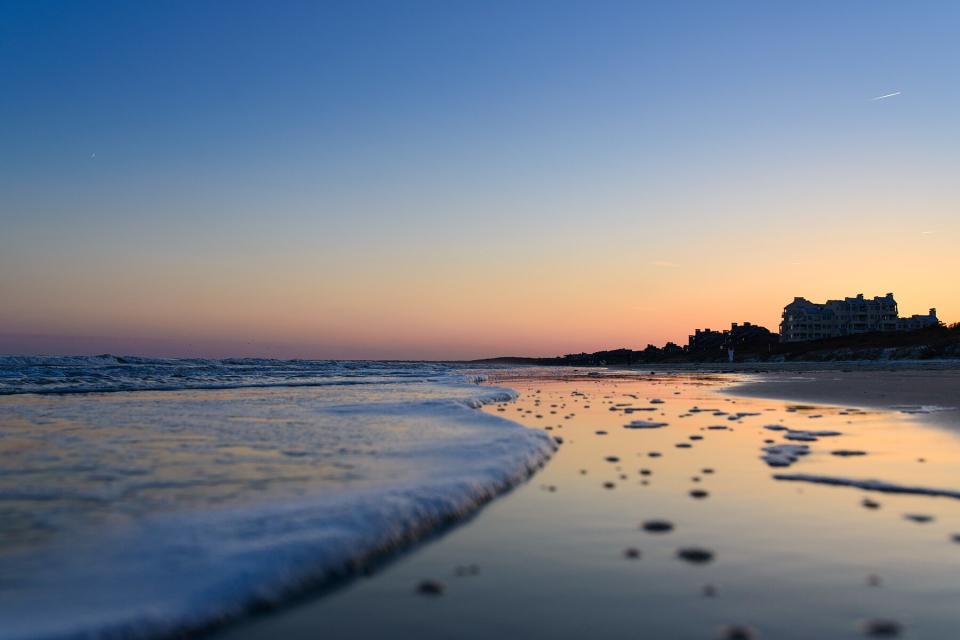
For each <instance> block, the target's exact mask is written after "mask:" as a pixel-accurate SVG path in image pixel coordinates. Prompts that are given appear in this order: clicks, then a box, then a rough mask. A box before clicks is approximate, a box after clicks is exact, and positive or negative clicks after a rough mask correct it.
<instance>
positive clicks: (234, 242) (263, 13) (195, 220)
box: [0, 2, 960, 357]
mask: <svg viewBox="0 0 960 640" xmlns="http://www.w3.org/2000/svg"><path fill="white" fill-rule="evenodd" d="M0 18H2V19H0V77H2V78H3V79H4V84H3V91H2V95H0V140H2V149H3V153H2V154H0V224H2V229H3V231H2V233H0V295H2V296H3V297H4V299H5V300H6V301H7V303H6V304H5V305H3V307H4V308H3V309H0V352H4V351H7V352H10V351H21V350H36V349H43V346H44V342H43V339H44V338H43V337H44V336H47V337H50V338H51V339H52V338H54V337H55V338H56V339H57V340H58V341H57V342H56V345H57V348H58V349H63V348H66V347H63V346H62V345H63V344H64V343H63V339H64V338H65V337H67V338H68V337H70V336H72V335H76V336H82V337H84V338H85V341H84V342H83V346H82V349H90V348H93V347H91V346H90V345H91V344H94V345H96V344H97V342H96V338H98V337H103V341H102V344H103V346H104V349H103V350H111V349H112V348H114V347H117V343H116V342H115V341H114V342H111V340H110V339H108V338H110V337H111V336H112V337H116V336H118V335H119V336H122V337H123V338H124V340H125V342H123V343H122V344H121V345H120V346H122V347H124V348H126V349H133V350H138V349H140V348H141V347H142V349H145V350H149V348H148V347H147V346H146V345H147V341H148V340H156V339H158V338H163V339H164V340H165V341H166V342H164V344H165V346H164V349H165V350H166V351H169V352H178V353H179V352H183V353H187V352H190V353H193V352H194V351H197V350H199V351H204V349H207V350H208V351H210V352H211V353H214V352H216V353H221V352H228V351H229V352H231V353H232V352H233V350H236V349H238V348H242V349H248V348H249V349H251V350H252V351H251V352H256V353H257V354H266V355H270V354H271V353H273V352H277V353H280V352H281V351H282V352H283V353H284V354H288V353H301V352H302V353H304V354H309V355H333V356H338V357H345V356H351V355H355V356H361V357H385V356H405V357H418V356H424V357H426V356H442V355H445V354H447V353H449V354H450V355H451V356H454V355H456V356H460V355H474V354H475V355H490V353H489V352H490V351H491V350H492V351H494V352H501V351H503V350H507V351H515V350H516V349H522V348H523V347H524V346H525V345H528V344H529V345H530V350H532V351H544V350H546V351H548V352H549V351H550V350H567V349H568V350H571V351H574V350H579V349H581V348H590V347H595V348H602V347H611V346H618V344H610V343H609V341H622V342H625V343H627V342H629V343H628V345H627V346H641V347H642V346H643V345H644V344H646V342H647V341H657V340H662V339H668V338H669V339H682V338H683V336H685V334H686V332H688V331H689V330H690V329H692V328H693V326H692V324H693V323H699V324H705V323H707V322H712V323H713V324H720V323H725V322H729V321H733V320H750V319H751V318H750V317H730V316H731V315H733V314H737V313H739V311H738V310H741V309H742V310H743V311H742V313H746V314H754V315H759V316H760V317H755V318H752V319H754V320H755V321H763V322H766V323H767V324H770V323H771V322H775V320H776V315H777V313H778V310H779V307H780V306H782V304H783V302H786V301H789V300H790V299H792V297H793V295H802V294H805V293H806V294H809V297H816V296H817V295H821V294H822V295H824V296H825V295H831V296H832V297H836V296H841V295H846V294H853V293H856V291H851V290H849V289H850V288H856V289H857V291H859V290H860V289H865V290H866V292H867V293H868V294H873V293H877V294H882V293H885V292H886V291H887V290H889V289H890V288H892V287H894V286H898V287H899V289H894V290H895V291H897V292H898V295H899V296H900V299H901V306H904V304H903V301H906V302H907V303H908V306H910V307H911V309H905V310H912V307H919V308H917V309H916V311H921V310H925V308H926V307H927V306H933V305H935V304H936V305H939V307H940V308H941V309H942V310H945V311H947V312H948V313H954V314H955V316H958V317H960V292H958V291H957V288H956V287H955V286H954V285H950V284H949V283H947V282H945V281H943V280H942V279H941V280H940V281H939V282H936V281H934V279H935V274H936V273H942V272H943V270H945V269H952V268H954V267H960V265H958V264H955V261H954V258H952V255H951V253H950V249H949V247H951V246H952V245H951V244H950V243H951V242H952V241H955V240H956V233H957V231H958V226H957V223H956V222H955V220H956V219H957V216H956V214H957V211H956V203H957V201H958V200H957V196H958V195H960V194H958V187H957V186H956V180H955V176H956V175H957V174H958V169H960V166H958V165H960V162H958V157H957V152H956V150H957V148H958V143H960V128H958V126H957V117H956V114H957V113H960V89H958V87H957V83H956V78H957V77H958V70H960V69H958V66H960V45H958V44H957V38H956V34H957V33H960V5H957V4H956V3H948V2H943V3H893V2H851V3H832V2H812V3H803V4H797V5H794V4H787V3H759V2H757V3H747V2H731V3H713V2H710V3H661V4H658V5H652V4H646V3H634V2H630V3H593V2H589V3H588V2H581V3H560V2H539V3H538V2H529V3H512V2H511V3H465V2H408V3H398V2H382V3H376V2H351V3H339V4H337V3H313V2H303V3H297V2H285V3H267V2H260V3H254V2H234V3H202V2H190V3H187V2H182V3H178V2H167V3H129V2H115V3H105V2H83V3H80V2H73V3H68V2H4V3H0ZM896 91H900V92H902V93H901V94H900V95H898V96H895V97H891V98H889V99H886V100H883V101H871V100H870V98H872V97H874V96H879V95H883V94H887V93H891V92H896ZM858 240H863V242H867V243H872V244H873V246H874V247H877V248H878V250H874V251H872V252H870V251H865V250H863V249H862V248H860V249H856V250H853V251H852V252H851V250H850V248H849V247H850V246H851V244H852V243H856V242H857V241H858ZM718 247H726V249H724V250H721V249H719V248H718ZM731 247H738V248H737V250H736V254H737V255H736V256H733V257H730V256H728V254H726V253H724V251H729V249H730V248H731ZM851 253H852V254H853V255H851ZM878 254H879V255H878ZM811 255H812V256H815V257H816V260H815V262H816V265H815V266H814V267H813V268H812V270H811V271H810V272H809V274H808V275H807V276H806V279H804V277H803V276H802V274H801V275H800V276H797V277H796V278H794V279H790V278H788V277H787V276H788V275H790V274H794V273H795V272H796V266H797V264H798V263H799V264H802V263H804V261H806V260H808V259H810V257H811ZM881 255H882V256H892V257H893V259H894V260H897V261H901V262H905V263H910V264H913V263H916V262H917V261H922V260H925V261H926V266H927V268H928V269H929V271H922V270H920V271H916V270H908V271H909V273H908V274H907V275H908V276H909V278H907V277H902V278H901V277H900V276H898V275H897V274H898V273H900V274H902V270H901V271H900V272H897V271H888V270H887V267H886V266H884V264H882V262H883V260H885V259H886V258H881V257H880V256H881ZM870 256H874V257H870ZM854 257H855V258H857V259H858V260H859V262H858V263H857V264H862V263H863V261H864V260H867V261H870V260H875V261H876V264H873V265H870V266H872V267H873V268H862V269H861V268H860V267H851V263H850V262H849V261H850V260H853V258H854ZM781 258H782V259H781ZM577 262H579V263H580V264H581V266H580V267H577V268H575V266H574V265H575V264H576V263H577ZM718 264H721V265H722V266H723V268H721V269H720V271H722V272H723V273H724V280H723V281H722V282H727V283H728V282H736V283H737V285H736V287H735V289H736V290H737V291H738V292H739V293H738V294H737V295H739V296H740V297H739V298H737V297H736V296H735V297H734V298H733V299H732V300H730V302H729V305H727V306H722V305H721V308H718V307H717V304H716V299H715V297H714V293H715V290H716V288H717V283H716V282H714V281H708V282H703V283H701V284H698V278H697V276H696V274H697V273H702V272H703V271H704V270H707V271H710V270H716V269H717V265H718ZM663 265H675V266H677V267H678V268H677V269H664V268H663ZM651 266H653V267H659V268H654V269H651ZM751 267H753V269H751ZM631 269H633V270H635V273H633V274H632V276H633V277H632V278H625V277H624V275H623V274H624V272H625V271H627V272H629V270H631ZM665 271H670V273H669V274H665V273H664V272H665ZM758 272H762V273H758ZM580 274H585V275H583V276H582V280H578V278H580V277H581V275H580ZM825 275H828V276H830V275H832V276H834V277H835V281H833V282H827V283H824V282H823V279H824V277H825ZM790 277H791V278H792V277H793V276H792V275H791V276H790ZM898 278H900V279H898ZM708 280H709V279H708ZM754 280H756V281H754ZM573 281H576V282H578V285H577V286H576V287H575V288H571V287H569V286H565V285H564V283H565V282H566V283H570V282H573ZM778 281H779V282H782V283H784V284H783V287H782V291H781V290H780V289H778V288H777V287H776V286H775V283H776V282H778ZM805 283H809V284H805ZM920 283H922V284H920ZM798 287H802V290H800V291H798V290H797V288H798ZM398 291H400V292H402V293H403V295H400V293H397V292H398ZM464 291H466V292H469V295H468V294H467V293H464ZM611 292H622V293H623V295H624V296H629V297H631V298H632V299H636V300H641V299H642V300H645V302H643V303H642V304H639V305H634V307H638V308H642V309H643V310H641V311H638V312H636V313H637V315H636V316H635V317H630V318H628V319H627V320H629V322H627V320H625V319H623V314H624V313H625V311H624V309H625V308H620V307H617V308H615V309H613V310H611V311H610V312H609V313H616V314H617V319H611V318H610V317H609V316H603V315H602V314H597V315H591V316H589V317H587V316H586V315H584V316H583V317H580V318H578V319H577V322H575V323H572V324H569V325H565V324H562V323H560V324H561V326H557V327H554V328H552V329H551V328H547V329H544V327H543V325H544V318H545V316H543V315H541V314H540V313H539V312H534V311H531V309H529V308H527V307H526V306H525V305H524V303H523V302H522V301H523V300H526V299H534V300H535V301H536V302H537V308H538V309H541V310H542V311H543V313H547V314H555V313H562V310H563V309H564V308H567V307H569V306H571V305H574V306H577V307H581V308H585V307H587V306H591V307H592V306H596V305H597V304H599V302H598V301H599V300H603V299H605V297H606V298H609V296H610V295H611ZM548 294H549V295H548ZM652 298H654V299H656V300H659V301H661V304H660V305H653V306H663V307H669V308H671V309H674V311H671V312H670V313H665V314H661V315H660V316H656V317H652V316H651V314H650V310H649V309H650V307H651V305H650V304H649V301H650V299H652ZM931 298H934V299H931ZM378 300H380V301H381V304H378V302H377V301H378ZM684 300H686V302H684ZM504 304H512V305H514V308H516V309H517V311H516V313H515V314H513V318H514V319H513V320H512V321H510V322H508V321H504V320H503V319H502V316H503V315H504V314H503V313H502V312H496V313H495V315H488V314H494V312H493V311H485V310H489V309H496V308H497V307H502V305H504ZM531 304H532V303H531ZM205 305H208V306H205ZM408 305H409V307H410V308H406V307H407V306H408ZM685 305H686V306H685ZM258 307H269V309H270V310H271V311H270V312H269V313H267V312H266V311H263V309H258ZM413 307H416V308H417V309H418V311H416V312H414V311H413V310H412V308H413ZM634 307H630V308H634ZM398 309H400V311H399V312H398ZM677 309H680V310H681V311H676V310H677ZM390 316H395V321H394V322H391V323H388V324H385V320H384V319H383V318H384V317H390ZM546 317H549V315H548V316H546ZM958 317H954V318H953V319H954V320H955V319H958ZM308 318H309V319H310V321H309V322H308V321H307V319H308ZM948 319H949V318H948ZM311 323H313V324H311ZM358 327H359V329H358ZM384 327H388V328H389V332H393V335H390V336H388V338H389V340H388V339H387V338H385V337H384ZM538 327H539V329H538ZM27 335H29V336H30V339H29V341H27V340H26V338H25V336H27ZM38 336H39V337H38ZM438 336H440V337H439V338H438ZM91 337H92V338H94V340H93V342H92V343H91V342H90V340H89V338H91ZM227 338H229V341H228V342H222V340H224V339H227ZM218 341H220V342H218ZM436 343H439V344H440V346H437V344H436ZM50 344H51V345H52V344H54V343H53V342H51V343H50ZM178 344H179V345H182V348H180V347H177V345H178ZM188 344H189V345H191V346H190V347H189V348H188V347H187V346H186V345H188ZM251 344H252V345H257V344H259V345H270V346H261V347H255V346H251V347H247V346H244V345H251ZM198 345H199V346H198ZM203 345H208V348H207V347H204V346H203ZM277 345H283V347H282V348H281V347H278V346H277ZM398 345H399V346H398ZM77 348H78V349H80V348H81V347H77ZM258 349H259V350H258ZM171 355H176V354H175V353H171Z"/></svg>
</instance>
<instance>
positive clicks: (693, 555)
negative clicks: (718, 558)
mask: <svg viewBox="0 0 960 640" xmlns="http://www.w3.org/2000/svg"><path fill="white" fill-rule="evenodd" d="M677 557H678V558H680V559H681V560H685V561H687V562H689V563H691V564H707V563H708V562H710V561H711V560H713V551H710V550H709V549H703V548H701V547H684V548H682V549H677Z"/></svg>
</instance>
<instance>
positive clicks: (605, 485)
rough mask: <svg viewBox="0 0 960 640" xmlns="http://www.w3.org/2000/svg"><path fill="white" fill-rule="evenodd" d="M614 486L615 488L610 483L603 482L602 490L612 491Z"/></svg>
mask: <svg viewBox="0 0 960 640" xmlns="http://www.w3.org/2000/svg"><path fill="white" fill-rule="evenodd" d="M616 486H617V485H615V484H614V483H612V482H604V483H603V488H604V489H613V488H614V487H616Z"/></svg>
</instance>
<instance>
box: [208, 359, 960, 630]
mask: <svg viewBox="0 0 960 640" xmlns="http://www.w3.org/2000/svg"><path fill="white" fill-rule="evenodd" d="M834 373H835V372H834ZM794 375H795V374H794ZM804 375H806V374H804ZM837 375H840V374H837ZM843 375H847V374H843ZM897 375H898V376H899V375H900V374H897ZM931 375H933V377H934V378H936V377H937V376H939V375H943V380H940V381H937V382H930V380H926V382H925V385H926V386H928V387H931V388H932V387H933V386H934V385H936V384H942V385H944V386H943V387H942V388H944V389H947V388H949V385H950V380H956V376H955V374H953V373H949V372H947V373H945V374H943V373H936V374H931ZM742 380H743V376H723V375H705V374H696V373H683V374H674V375H670V374H658V375H653V376H650V375H630V374H622V375H621V374H615V375H607V376H603V377H600V376H578V375H570V376H557V375H552V376H551V377H549V378H543V377H532V378H531V377H529V374H528V373H524V372H522V371H521V372H517V373H516V374H515V375H513V374H510V375H507V376H505V377H503V378H501V379H495V380H492V382H493V383H495V384H501V385H503V386H509V387H512V388H514V389H516V390H517V391H518V392H519V393H520V397H519V399H518V400H517V401H515V402H510V403H504V404H498V405H491V406H488V407H486V408H485V409H484V410H486V411H490V412H494V413H497V414H499V415H505V416H508V417H510V418H511V419H514V420H517V421H519V422H522V423H524V424H527V425H529V426H532V427H536V428H543V429H547V430H549V432H550V433H551V434H553V435H554V436H556V437H557V438H558V439H559V440H561V441H562V444H561V447H560V450H559V451H558V453H557V454H556V455H555V456H554V458H553V459H552V460H551V461H550V462H549V463H548V464H547V465H546V467H545V468H544V469H543V470H542V471H540V472H539V473H538V474H537V475H535V476H534V477H533V478H532V479H531V480H530V481H529V482H528V483H527V484H525V485H523V486H521V487H520V488H518V489H517V490H515V491H513V492H512V493H511V494H509V495H507V496H505V497H503V498H501V499H499V500H496V501H495V502H494V503H492V504H491V505H490V506H488V507H487V508H485V509H484V510H482V511H481V513H479V515H477V516H476V517H475V518H473V519H471V520H470V521H468V522H466V523H463V524H462V525H460V526H458V527H456V528H455V529H453V530H451V531H449V532H448V533H447V534H446V535H444V536H441V537H439V538H438V539H436V540H434V541H433V542H430V543H428V544H426V545H424V546H422V547H420V548H419V549H417V550H415V551H414V552H413V553H409V554H405V555H402V556H400V557H399V558H397V559H395V560H394V561H392V562H390V563H388V564H386V565H385V566H382V567H380V568H378V569H377V570H372V571H370V572H369V575H368V577H362V578H358V579H356V580H353V581H352V582H350V583H349V584H347V585H346V586H345V587H344V588H342V589H340V590H338V591H335V592H333V593H330V594H327V595H325V596H324V597H321V598H316V599H312V600H307V601H305V602H303V603H301V604H299V605H297V606H293V607H290V608H287V609H285V610H282V611H280V612H275V613H272V614H266V615H263V616H261V617H258V618H256V619H253V620H250V621H247V622H245V623H243V624H241V625H239V626H235V627H232V628H230V629H227V630H225V631H224V632H222V633H221V634H219V635H220V636H221V637H227V638H242V639H252V638H258V639H266V638H278V637H283V638H315V637H328V638H385V637H417V638H490V637H526V638H539V637H550V638H558V637H559V638H583V637H594V638H619V637H646V638H778V639H788V640H789V639H797V640H800V639H809V638H818V639H821V640H822V639H826V638H859V637H905V638H927V639H930V638H937V639H939V638H953V637H956V636H957V632H958V630H957V627H958V626H960V614H958V613H957V607H956V603H957V602H958V601H960V581H958V580H957V576H958V575H960V543H958V542H957V538H955V536H958V535H960V499H956V498H954V497H950V493H949V492H950V491H954V492H955V491H957V490H960V438H958V436H957V435H956V433H955V432H954V431H952V430H947V429H942V428H933V427H932V426H931V425H929V424H928V423H926V422H923V421H922V420H921V419H927V418H929V417H930V416H931V415H935V414H923V415H915V414H906V413H902V412H900V411H898V410H894V411H889V410H864V409H862V408H860V409H854V408H851V407H850V406H848V405H853V406H859V407H866V406H868V403H867V402H866V401H865V400H860V401H856V402H854V401H853V400H852V399H851V398H849V397H844V398H843V401H842V402H840V401H839V400H838V404H826V403H820V402H810V401H806V400H807V399H808V396H807V395H804V396H803V400H805V401H804V402H803V403H799V402H796V401H794V400H786V401H784V400H777V399H766V398H763V397H737V396H733V395H730V394H728V393H724V390H725V389H727V388H728V387H730V385H732V384H735V383H738V382H742ZM880 380H883V375H882V374H881V375H880ZM762 384H769V383H766V382H764V383H762ZM833 384H836V382H833ZM909 384H910V383H907V382H905V381H903V380H900V381H896V380H889V381H885V382H883V383H879V384H878V383H877V382H876V381H874V382H873V383H872V384H871V388H872V389H874V390H873V391H869V392H868V393H864V394H863V395H864V396H871V397H873V395H872V394H875V393H881V392H880V391H876V388H878V387H879V386H881V385H886V386H887V387H888V391H887V393H892V391H890V390H892V389H898V388H901V387H902V386H904V385H906V386H909ZM822 386H823V388H825V389H826V388H829V387H830V384H829V383H826V382H825V383H823V385H822ZM769 388H770V387H769V386H768V387H763V394H766V393H770V391H769ZM758 389H759V387H756V388H754V389H753V391H752V392H757V393H759V391H758ZM748 390H749V388H748ZM742 392H743V387H741V388H739V389H738V390H737V393H742ZM778 393H779V391H778ZM804 393H806V392H804ZM847 393H850V392H849V391H847ZM911 393H912V392H911ZM944 393H947V392H946V391H944ZM809 397H812V396H809ZM878 397H879V396H878ZM941 397H945V396H935V398H928V397H926V396H922V397H921V396H919V395H916V396H914V395H911V396H909V398H908V397H907V396H904V395H900V396H897V397H896V398H890V399H889V402H890V403H892V404H894V405H896V404H900V403H905V404H906V403H909V404H916V405H928V404H938V403H939V401H938V400H937V399H936V398H941ZM883 398H885V399H886V398H887V397H883ZM884 406H889V405H884ZM937 415H940V419H943V417H944V416H945V415H947V414H945V413H944V414H937ZM817 479H820V480H823V479H828V480H841V481H854V482H859V481H865V480H872V481H880V482H881V483H880V484H876V485H869V484H865V485H862V486H850V485H845V484H842V483H841V484H837V483H831V482H821V481H820V480H817ZM865 487H866V488H865ZM890 487H894V488H906V489H918V488H919V489H933V490H942V491H945V492H947V493H945V494H944V495H940V496H933V495H923V494H916V493H891V492H889V491H887V490H885V489H889V488H890Z"/></svg>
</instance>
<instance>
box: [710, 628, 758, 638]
mask: <svg viewBox="0 0 960 640" xmlns="http://www.w3.org/2000/svg"><path fill="white" fill-rule="evenodd" d="M759 637H760V636H759V635H757V632H756V631H754V630H753V629H751V628H750V627H741V626H739V625H732V626H729V627H723V628H722V629H720V633H719V635H717V638H718V640H756V639H757V638H759Z"/></svg>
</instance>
